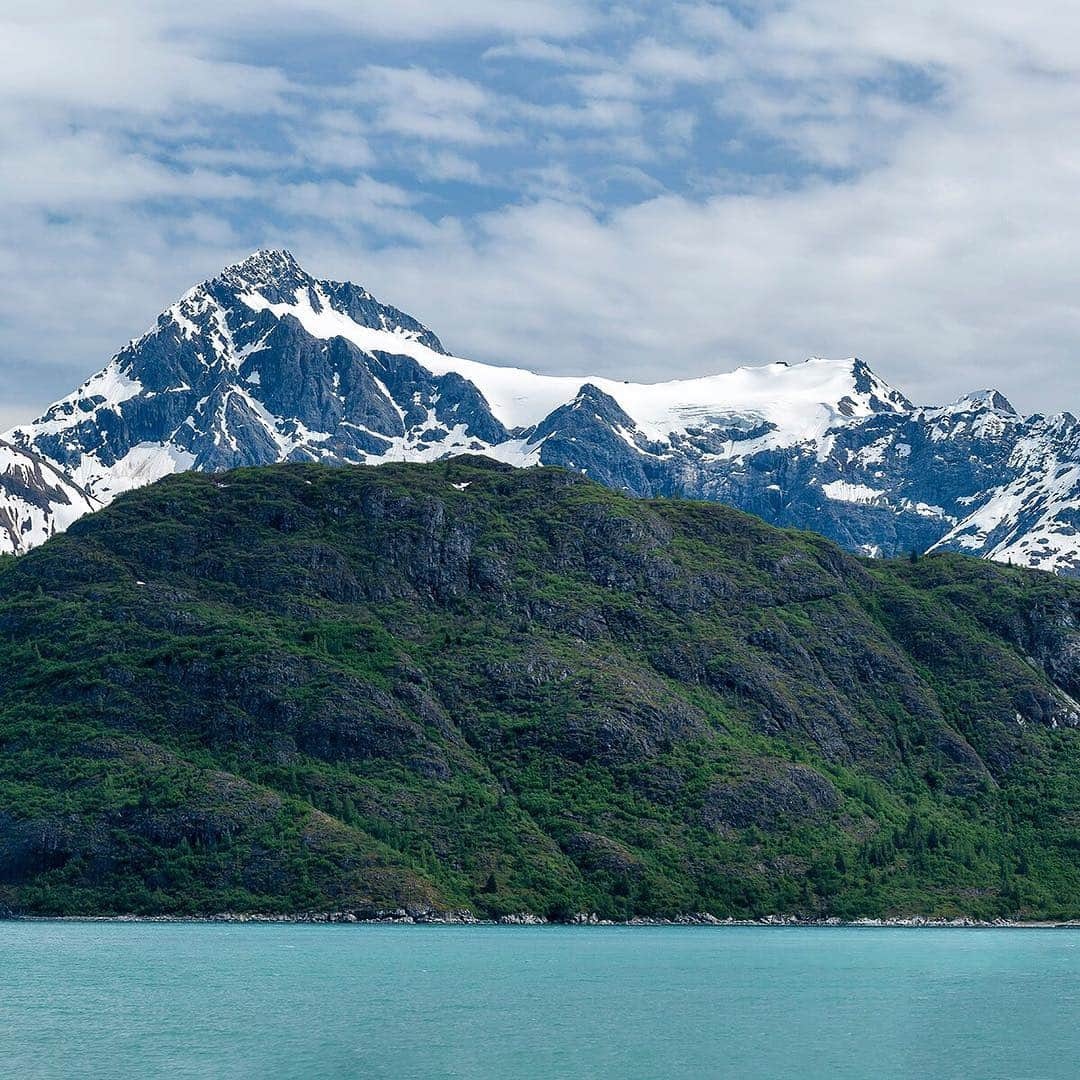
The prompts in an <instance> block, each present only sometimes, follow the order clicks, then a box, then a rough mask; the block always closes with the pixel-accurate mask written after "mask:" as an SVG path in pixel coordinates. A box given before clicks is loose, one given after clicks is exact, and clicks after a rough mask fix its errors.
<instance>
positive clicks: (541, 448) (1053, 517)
mask: <svg viewBox="0 0 1080 1080" xmlns="http://www.w3.org/2000/svg"><path fill="white" fill-rule="evenodd" d="M808 364H810V365H817V368H816V369H815V370H817V371H818V372H826V373H829V372H831V373H832V374H831V375H830V377H829V378H825V379H821V380H818V382H816V383H813V385H814V386H815V387H817V388H816V389H813V390H807V391H805V392H804V391H799V392H798V393H796V392H795V389H793V388H797V387H798V386H804V387H805V386H807V385H811V384H810V383H807V382H806V380H805V379H804V376H805V375H806V372H807V371H809V370H810V369H809V368H806V366H805V365H803V366H801V367H800V366H796V367H793V368H787V367H786V366H785V365H782V364H781V365H771V366H770V367H769V368H767V369H753V370H752V371H750V373H749V374H748V375H747V373H745V372H744V373H743V374H744V375H746V378H744V379H742V380H741V381H740V380H739V379H736V380H735V381H734V382H730V381H729V382H727V383H716V384H715V385H714V384H713V383H711V382H710V381H709V380H698V381H696V382H694V381H691V382H689V383H686V384H683V383H671V384H659V385H658V386H657V387H655V388H642V387H633V388H631V389H630V390H627V391H625V392H624V391H623V390H622V389H621V387H622V385H623V384H618V383H614V382H611V381H610V380H595V381H589V380H588V379H584V378H583V379H581V380H580V381H576V380H564V381H563V382H561V383H559V385H558V388H557V389H552V388H551V385H550V383H545V380H543V379H539V380H538V379H537V377H535V376H532V375H529V374H528V373H522V372H514V371H513V370H511V369H493V368H489V367H485V366H484V365H477V364H472V363H471V362H470V361H461V360H458V359H456V358H454V357H451V356H450V355H449V354H448V353H447V352H446V350H445V349H444V348H443V346H442V344H441V343H440V341H439V340H438V338H437V337H436V336H435V335H434V334H433V333H432V332H431V331H430V330H429V329H427V328H426V327H424V326H423V325H422V324H421V323H419V322H418V321H417V320H416V319H414V318H413V317H412V316H410V315H407V314H405V313H404V312H402V311H399V310H398V309H397V308H394V307H391V306H389V305H386V304H382V303H380V302H379V301H378V300H376V299H375V298H374V297H373V296H372V295H371V294H370V293H368V292H367V291H366V290H364V289H362V288H360V287H359V286H356V285H353V284H350V283H348V282H332V281H319V280H317V279H315V278H313V277H311V275H309V274H308V273H306V272H305V271H304V270H303V269H301V267H300V266H298V265H297V263H296V262H295V260H294V259H293V258H292V256H291V255H289V254H288V253H287V252H280V251H262V252H257V253H256V254H255V255H252V256H251V257H250V258H248V259H247V260H245V261H244V262H242V263H239V264H237V265H235V266H232V267H229V268H227V269H226V270H224V271H223V272H222V273H221V274H220V275H218V276H217V277H216V278H213V279H212V280H209V281H207V282H204V283H203V284H202V285H200V286H197V287H196V288H195V289H192V290H191V291H190V292H189V293H187V294H186V295H185V296H184V297H182V298H181V299H180V300H179V301H177V303H175V304H173V305H172V306H171V307H169V308H168V309H167V310H166V311H165V312H163V313H162V314H161V315H160V316H159V318H158V320H157V323H156V325H155V326H154V328H153V329H152V330H151V331H150V332H149V333H147V334H146V335H144V336H143V337H142V338H140V339H138V340H137V341H134V342H132V343H131V344H129V345H128V346H126V347H125V348H124V349H122V350H121V351H120V352H119V353H118V354H117V355H116V356H115V357H114V358H113V360H112V361H111V362H110V363H109V365H108V366H107V367H106V368H105V369H104V370H103V371H102V372H100V373H99V374H98V375H96V376H94V377H93V378H91V379H90V380H88V381H87V382H86V383H84V384H83V386H82V387H80V388H79V389H78V390H77V391H76V392H75V393H74V394H72V395H71V396H70V397H68V398H66V399H64V400H62V401H60V402H57V403H56V404H55V405H53V406H52V408H50V409H49V410H48V412H47V413H46V414H45V415H44V416H43V417H41V418H40V419H39V420H38V421H36V422H34V423H32V424H28V425H25V426H23V427H20V428H16V429H14V430H13V431H12V432H10V433H9V434H8V435H7V436H6V438H7V440H8V442H9V443H11V444H12V446H13V447H15V448H16V449H17V450H18V451H21V452H24V453H31V454H33V455H35V457H36V459H37V460H38V461H41V462H45V463H47V464H48V467H49V468H50V469H52V470H53V471H54V472H55V473H56V475H57V476H58V477H60V478H61V479H62V481H63V482H65V483H67V484H69V485H72V486H74V488H76V489H78V490H80V491H81V492H82V493H83V495H84V496H85V497H86V499H88V500H89V501H86V502H85V505H84V501H79V502H78V505H79V511H80V512H86V511H87V510H88V509H90V508H92V507H93V506H95V505H97V504H104V503H107V502H108V501H109V500H111V499H112V498H113V497H115V496H116V495H117V494H118V493H120V492H121V491H124V490H128V489H129V488H132V487H137V486H140V485H141V484H145V483H150V482H152V481H154V480H156V479H158V478H160V477H161V476H163V475H167V474H170V473H173V472H177V471H182V470H186V469H196V470H201V471H207V472H215V471H221V470H224V469H229V468H233V467H236V466H241V465H258V464H268V463H271V462H275V461H312V460H314V461H320V462H325V463H328V464H350V463H380V462H386V461H403V460H415V461H431V460H439V459H441V458H444V457H447V456H453V455H459V454H467V453H478V452H482V453H490V454H492V455H493V456H496V457H498V458H500V459H501V460H505V461H507V462H510V463H511V464H514V465H536V464H547V465H560V466H563V467H565V468H567V469H571V470H573V471H575V472H579V473H582V474H584V475H586V476H589V477H590V478H592V479H595V480H598V481H600V482H601V483H604V484H606V485H608V486H610V487H613V488H616V489H619V490H622V491H626V492H629V493H631V494H634V495H640V496H654V495H683V496H688V497H694V498H702V499H708V500H714V501H720V502H725V503H729V504H730V505H733V506H736V507H739V508H740V509H743V510H747V511H749V512H751V513H754V514H757V515H758V516H760V517H762V518H763V519H764V520H766V521H768V522H770V523H772V524H775V525H780V526H794V527H797V528H803V529H811V530H814V531H816V532H819V533H822V534H823V535H825V536H827V537H829V538H830V539H833V540H835V541H837V542H838V543H840V544H842V545H843V546H844V547H846V548H847V549H849V550H851V551H855V552H858V553H860V554H869V555H882V556H890V555H897V554H904V553H907V552H909V551H911V550H916V551H920V552H921V551H925V550H927V549H929V548H931V547H934V546H935V545H938V546H941V547H943V548H946V549H950V550H959V551H965V552H969V553H972V554H977V555H984V556H989V557H992V558H997V559H1000V560H1002V561H1009V560H1011V561H1014V562H1016V563H1020V564H1024V565H1032V566H1039V567H1043V568H1045V569H1050V570H1055V571H1058V572H1061V573H1065V574H1072V573H1076V574H1080V425H1078V424H1077V421H1076V420H1075V418H1073V417H1072V416H1071V415H1069V414H1067V413H1063V414H1061V415H1060V416H1057V417H1052V418H1046V417H1042V416H1032V417H1027V418H1025V417H1022V416H1020V415H1018V414H1017V413H1016V411H1015V410H1014V409H1013V407H1012V406H1011V405H1010V404H1009V402H1008V401H1007V400H1006V399H1005V398H1004V397H1003V396H1002V395H1001V394H999V393H998V392H997V391H992V390H987V391H981V392H977V393H975V394H971V395H969V396H967V397H965V398H963V399H961V400H960V401H958V402H955V403H954V404H952V405H949V406H946V407H943V408H919V407H916V406H914V405H913V404H912V403H911V402H909V401H908V400H907V399H906V398H905V397H904V396H903V394H901V393H900V392H899V391H897V390H895V389H893V388H892V387H890V386H888V385H887V384H886V383H884V382H883V381H882V380H881V379H880V378H878V377H877V376H876V375H875V374H874V372H873V371H871V369H870V368H869V367H868V366H867V365H866V364H865V363H864V362H863V361H862V360H857V359H855V360H848V361H835V362H832V361H808ZM493 371H494V372H495V375H492V372H493ZM485 373H486V374H485ZM736 374H737V373H736ZM811 382H812V380H811ZM541 384H544V385H541ZM749 384H753V385H754V386H756V387H757V389H753V388H751V390H750V391H747V388H746V387H747V385H749ZM763 387H765V388H767V390H768V393H765V394H764V397H763V395H762V393H761V392H760V391H761V390H762V388H763ZM485 388H486V389H487V392H488V393H489V394H491V400H488V397H487V396H485ZM673 388H674V389H673ZM653 390H655V393H653V392H652V391H653ZM800 393H801V394H802V396H799V395H800ZM624 394H625V395H628V396H624ZM807 394H809V395H810V396H806V395H807ZM793 395H794V396H793ZM532 397H536V400H538V401H543V402H544V405H543V408H542V410H540V409H537V408H531V407H529V402H530V400H531V398H532ZM653 398H658V399H659V398H662V399H663V400H664V401H666V402H669V403H670V406H671V407H670V408H669V409H668V410H667V411H665V409H664V408H660V409H659V411H656V410H655V409H654V404H655V402H654V401H653ZM789 399H790V400H789ZM620 400H623V401H628V402H632V403H633V405H632V408H629V407H626V406H624V405H623V404H620ZM777 401H780V402H784V401H787V404H786V405H784V406H783V407H782V408H781V407H777V406H776V402H777ZM542 412H546V415H542ZM633 412H639V413H641V415H632V413H633ZM526 414H527V415H528V422H527V423H522V422H521V421H520V416H523V415H526ZM811 415H819V419H820V422H815V423H808V417H809V416H811ZM49 483H50V485H51V488H55V487H56V484H55V483H54V482H53V481H50V482H49ZM23 487H24V488H25V484H24V485H23ZM35 490H37V495H36V496H35V499H36V500H37V505H38V507H39V511H40V514H41V515H43V517H44V520H43V522H42V523H40V524H35V525H33V526H27V525H26V523H25V522H26V517H27V510H26V494H25V491H24V490H23V489H21V488H20V487H19V481H18V479H17V478H16V476H15V475H14V473H13V472H12V471H11V470H8V471H6V472H5V471H4V470H0V551H3V550H7V551H22V550H25V549H26V548H28V547H32V546H34V545H35V544H36V543H40V542H41V540H43V539H44V538H45V537H47V536H48V535H50V534H51V532H53V531H56V530H57V529H62V528H64V527H66V525H67V524H69V523H70V520H73V519H74V517H76V516H78V514H77V513H74V514H73V513H68V512H62V511H58V510H57V505H58V504H61V505H62V500H56V501H55V502H54V501H50V498H49V496H48V495H47V493H44V491H43V489H42V488H41V487H40V486H39V487H38V488H36V489H35ZM69 499H70V495H69ZM72 505H74V503H72Z"/></svg>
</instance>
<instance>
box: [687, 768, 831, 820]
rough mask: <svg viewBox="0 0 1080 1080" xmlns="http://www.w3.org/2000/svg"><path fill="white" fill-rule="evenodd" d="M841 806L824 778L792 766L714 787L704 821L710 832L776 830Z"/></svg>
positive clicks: (706, 803) (825, 813) (704, 810)
mask: <svg viewBox="0 0 1080 1080" xmlns="http://www.w3.org/2000/svg"><path fill="white" fill-rule="evenodd" d="M839 806H840V796H839V795H838V794H837V791H836V788H834V787H833V785H832V784H831V783H830V782H829V781H828V780H827V779H826V778H825V777H824V776H822V775H821V774H820V773H818V772H815V771H814V770H813V769H808V768H806V767H805V766H801V765H792V766H791V767H790V768H787V769H783V770H781V771H779V772H777V773H776V774H775V775H771V776H757V777H753V778H751V779H748V780H745V781H742V782H739V783H734V784H716V785H714V786H713V787H711V788H709V789H708V791H706V793H705V805H704V806H703V808H702V811H701V819H702V822H703V823H704V824H705V825H706V826H708V827H709V828H716V827H719V826H727V827H730V828H739V829H741V828H746V827H747V826H749V825H755V826H757V827H758V828H761V829H776V828H779V827H780V826H781V825H783V823H784V822H785V820H788V821H790V820H792V819H806V818H814V817H820V816H823V815H827V814H828V813H829V812H830V811H833V810H836V809H837V808H838V807H839Z"/></svg>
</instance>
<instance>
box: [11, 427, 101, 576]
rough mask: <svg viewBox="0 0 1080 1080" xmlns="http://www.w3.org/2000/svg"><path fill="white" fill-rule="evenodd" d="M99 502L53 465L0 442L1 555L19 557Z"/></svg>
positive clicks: (91, 509) (92, 508) (91, 510)
mask: <svg viewBox="0 0 1080 1080" xmlns="http://www.w3.org/2000/svg"><path fill="white" fill-rule="evenodd" d="M99 505H100V504H99V503H98V502H97V501H96V500H95V499H94V498H92V497H91V496H90V495H88V494H87V493H86V492H85V491H83V490H82V489H81V488H80V487H78V486H77V485H76V484H74V483H72V481H71V480H70V478H69V477H68V476H67V475H66V474H65V473H64V472H63V471H62V470H60V469H58V468H57V467H56V466H55V465H53V464H51V463H50V462H49V461H47V460H46V459H44V458H42V457H40V456H39V455H37V454H35V453H33V452H32V451H29V450H22V449H19V448H18V447H15V446H12V445H11V444H10V443H6V442H0V555H21V554H22V553H23V552H25V551H29V550H30V548H33V547H37V545H38V544H42V543H44V542H45V541H46V540H48V538H49V537H50V536H52V535H53V534H54V533H57V532H63V530H64V529H66V528H67V526H68V525H70V524H71V523H72V522H73V521H77V520H78V519H79V518H80V517H82V516H83V515H84V514H89V513H92V512H93V511H94V510H96V509H98V507H99Z"/></svg>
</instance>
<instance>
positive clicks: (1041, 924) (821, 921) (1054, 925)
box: [0, 908, 1080, 930]
mask: <svg viewBox="0 0 1080 1080" xmlns="http://www.w3.org/2000/svg"><path fill="white" fill-rule="evenodd" d="M0 919H3V920H12V921H21V922H109V923H235V924H242V923H265V924H272V923H286V924H305V923H311V924H327V923H332V924H355V925H365V926H372V925H402V926H625V927H634V926H716V927H729V926H743V927H745V926H771V927H849V928H850V927H856V928H858V927H866V928H902V929H924V928H925V929H955V930H970V929H1080V919H1005V918H997V919H972V918H967V917H963V916H961V917H957V918H949V919H947V918H933V917H928V916H924V915H910V916H894V917H889V918H870V917H863V918H858V919H840V918H837V917H835V916H830V917H826V918H808V917H803V916H799V915H765V916H762V917H761V918H757V919H735V918H731V917H726V918H720V917H718V916H716V915H711V914H709V913H708V912H695V913H693V914H687V915H676V916H674V917H672V918H654V917H650V916H635V917H633V918H631V919H625V920H615V919H604V918H601V917H599V916H598V915H596V914H595V913H586V912H579V913H578V914H576V915H573V916H571V917H570V918H569V919H558V920H549V919H547V918H545V917H544V916H543V915H535V914H533V913H532V912H527V911H522V912H517V913H515V914H512V915H502V916H500V917H498V918H495V919H487V918H480V917H478V916H477V915H475V914H473V912H471V911H468V910H459V911H429V910H424V909H412V910H410V909H406V908H397V909H395V910H392V911H374V912H371V911H368V912H355V911H313V912H294V913H290V914H272V913H268V912H221V913H215V914H211V915H16V914H14V913H7V912H5V913H3V914H0Z"/></svg>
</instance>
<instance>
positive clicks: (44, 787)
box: [0, 459, 1080, 918]
mask: <svg viewBox="0 0 1080 1080" xmlns="http://www.w3.org/2000/svg"><path fill="white" fill-rule="evenodd" d="M1078 618H1080V586H1078V585H1076V584H1072V583H1069V582H1066V581H1063V580H1059V579H1056V578H1054V577H1051V576H1049V575H1046V574H1041V573H1038V572H1033V571H1024V570H1019V569H1012V568H1008V567H1002V566H996V565H992V564H988V563H984V562H980V561H976V560H974V559H967V558H964V557H960V556H951V555H950V556H932V557H924V558H921V559H918V560H916V561H914V562H912V561H909V560H904V561H902V562H876V563H875V562H869V561H864V560H860V559H857V558H855V557H853V556H850V555H848V554H845V553H844V552H842V551H841V550H840V549H839V548H837V547H836V546H835V545H833V544H831V543H830V542H828V541H826V540H824V539H821V538H819V537H816V536H813V535H810V534H807V533H796V532H785V531H780V530H777V529H774V528H771V527H769V526H766V525H765V524H763V523H762V522H760V521H758V520H757V519H755V518H752V517H749V516H747V515H745V514H742V513H739V512H737V511H734V510H731V509H729V508H726V507H724V506H720V505H717V504H708V503H693V502H682V501H675V500H656V501H638V500H634V499H631V498H628V497H625V496H622V495H619V494H618V493H615V492H613V491H611V490H609V489H607V488H604V487H601V486H599V485H597V484H593V483H590V482H588V481H585V480H583V479H582V478H581V477H579V476H576V475H573V474H571V473H568V472H564V471H561V470H557V469H538V470H524V471H520V470H511V469H508V468H505V467H502V466H499V465H495V464H492V463H491V462H486V461H483V460H481V459H457V460H454V461H452V462H449V463H439V464H435V465H400V466H397V465H385V466H380V467H378V468H343V469H332V468H323V467H319V466H314V465H284V466H273V467H269V468H264V469H246V470H238V471H235V472H232V473H228V474H223V475H215V476H208V475H203V474H197V473H188V474H184V475H179V476H174V477H170V478H168V479H166V480H163V481H161V482H160V483H158V484H155V485H153V486H152V487H150V488H147V489H143V490H141V491H137V492H134V493H132V494H130V495H126V496H123V497H122V498H120V499H119V500H117V501H116V502H115V503H114V504H113V505H112V506H111V507H109V508H108V509H107V510H105V511H103V512H101V513H98V514H95V515H93V516H92V517H89V518H86V519H83V520H82V521H80V522H78V523H77V524H76V525H75V526H73V527H72V528H71V530H70V531H69V532H68V533H67V534H65V535H63V536H61V537H59V538H56V539H54V540H52V541H50V542H49V543H47V544H46V545H45V546H44V547H42V548H40V549H38V550H36V551H34V552H32V553H31V554H29V555H27V556H25V557H23V558H21V559H19V560H17V561H10V560H9V561H6V562H4V563H3V564H0V686H2V687H3V690H2V692H0V908H3V907H6V908H8V909H10V910H12V911H14V912H36V913H68V914H74V913H120V912H139V913H151V912H163V913H190V912H216V911H226V910H228V911H242V910H259V911H281V912H292V911H303V910H349V911H356V912H359V913H367V912H370V911H373V910H376V909H383V908H387V907H391V908H392V907H397V906H399V905H408V906H416V907H427V908H435V909H450V908H461V907H469V908H471V909H473V910H474V911H475V912H477V913H478V914H483V915H499V914H503V913H508V912H518V911H531V912H536V913H539V914H543V915H547V916H549V917H565V916H567V915H570V914H572V913H574V912H578V911H595V912H598V913H600V914H601V915H605V916H610V917H616V918H620V917H627V916H629V915H632V914H653V915H671V914H675V913H679V912H688V911H709V912H713V913H715V914H717V915H743V916H745V915H756V914H765V913H775V912H787V913H800V914H805V915H823V914H829V915H840V916H845V917H850V916H856V915H864V914H865V915H884V914H904V913H924V914H938V915H951V914H970V915H974V916H982V917H990V916H996V915H1010V916H1016V915H1021V916H1055V917H1056V916H1073V917H1075V916H1080V831H1078V829H1077V825H1078V821H1080V732H1078V731H1077V730H1076V728H1075V726H1074V725H1076V724H1077V722H1078V721H1080V707H1078V706H1076V705H1074V703H1073V701H1072V697H1073V696H1075V697H1080V630H1078V628H1077V627H1078Z"/></svg>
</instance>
